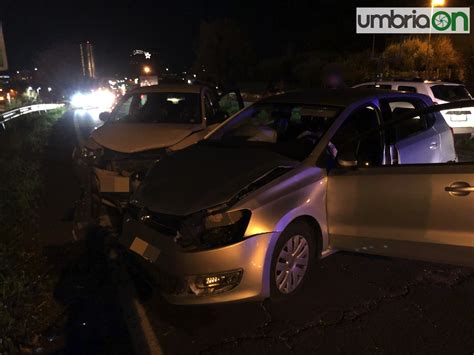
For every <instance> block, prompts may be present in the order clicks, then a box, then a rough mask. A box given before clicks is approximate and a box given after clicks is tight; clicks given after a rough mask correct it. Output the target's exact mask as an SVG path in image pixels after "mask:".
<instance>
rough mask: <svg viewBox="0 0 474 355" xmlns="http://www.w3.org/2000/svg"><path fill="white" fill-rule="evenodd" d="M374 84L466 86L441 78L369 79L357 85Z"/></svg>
mask: <svg viewBox="0 0 474 355" xmlns="http://www.w3.org/2000/svg"><path fill="white" fill-rule="evenodd" d="M373 84H381V85H384V84H393V85H398V86H408V85H411V86H420V85H453V86H464V84H460V83H454V82H449V81H441V80H424V81H416V80H381V81H368V82H365V83H361V84H357V85H356V86H360V85H373Z"/></svg>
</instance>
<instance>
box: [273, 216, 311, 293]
mask: <svg viewBox="0 0 474 355" xmlns="http://www.w3.org/2000/svg"><path fill="white" fill-rule="evenodd" d="M317 238H318V235H317V233H316V232H315V230H314V228H312V226H311V225H310V224H308V223H306V222H305V221H295V222H293V223H291V224H290V225H289V226H288V227H287V228H286V229H285V230H284V231H283V232H282V234H281V235H280V238H279V239H278V242H277V243H276V245H275V249H274V251H273V256H272V264H271V269H270V292H271V298H272V300H281V299H286V298H288V297H291V296H293V295H294V294H296V293H297V292H299V291H300V290H301V288H302V287H303V286H304V284H305V283H306V281H307V280H308V279H309V276H310V275H311V273H312V271H313V270H314V268H315V266H316V264H317V261H318V260H319V255H320V251H319V248H318V245H319V243H318V242H317V241H318V239H317Z"/></svg>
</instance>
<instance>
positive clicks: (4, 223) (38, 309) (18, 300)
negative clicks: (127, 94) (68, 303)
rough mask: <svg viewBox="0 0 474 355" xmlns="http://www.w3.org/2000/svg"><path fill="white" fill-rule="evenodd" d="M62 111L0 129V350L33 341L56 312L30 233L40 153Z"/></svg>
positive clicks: (35, 225) (38, 190) (38, 186)
mask: <svg viewBox="0 0 474 355" xmlns="http://www.w3.org/2000/svg"><path fill="white" fill-rule="evenodd" d="M62 113H63V112H62V110H57V111H52V112H49V113H47V114H30V115H27V116H24V117H18V118H16V119H14V120H12V121H11V122H9V123H7V127H6V130H4V131H0V172H1V178H0V182H1V184H0V195H1V196H2V198H1V199H0V260H1V263H0V329H1V333H0V354H1V353H5V352H6V353H15V352H17V351H19V349H20V348H21V347H25V346H26V347H28V346H32V345H34V344H35V342H36V341H37V340H38V334H39V332H40V331H41V330H43V329H42V328H44V327H45V326H46V325H47V324H49V323H50V321H51V320H50V319H48V317H54V316H55V315H56V314H57V311H56V312H55V311H53V309H56V310H57V308H58V306H57V305H56V304H55V303H54V299H53V295H52V291H53V286H54V282H53V280H52V279H51V277H50V276H49V275H48V267H47V263H46V261H45V259H44V257H43V256H42V254H41V250H40V247H39V245H37V243H36V242H35V240H36V238H35V236H36V235H37V234H38V209H39V196H40V194H41V177H40V168H41V161H42V152H43V150H44V148H45V147H46V143H47V140H48V136H49V132H50V129H51V127H52V125H53V123H54V122H55V121H56V120H57V119H58V118H59V117H60V116H61V115H62ZM23 350H24V349H23Z"/></svg>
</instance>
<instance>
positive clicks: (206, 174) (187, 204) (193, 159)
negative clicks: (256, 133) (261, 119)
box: [133, 143, 299, 216]
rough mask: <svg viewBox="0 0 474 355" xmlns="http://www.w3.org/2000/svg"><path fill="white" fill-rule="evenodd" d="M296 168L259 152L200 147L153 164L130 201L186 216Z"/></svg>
mask: <svg viewBox="0 0 474 355" xmlns="http://www.w3.org/2000/svg"><path fill="white" fill-rule="evenodd" d="M297 164H299V162H297V161H294V160H290V159H288V158H285V157H283V156H281V155H279V154H277V153H274V152H272V151H269V150H265V149H261V148H236V147H222V146H214V145H208V144H202V143H201V144H197V145H194V146H192V147H189V148H187V149H185V150H183V151H180V152H177V153H175V154H173V155H171V156H167V157H165V158H164V159H163V160H161V161H160V162H159V163H157V164H155V166H154V167H153V168H152V169H151V170H150V171H149V173H148V175H147V177H146V179H145V181H144V182H143V183H142V185H141V186H140V188H139V190H138V191H137V193H136V194H135V195H134V196H133V199H134V200H136V201H137V204H138V205H139V206H143V207H145V208H147V209H149V210H150V211H153V212H156V213H164V214H169V215H176V216H187V215H190V214H192V213H195V212H198V211H201V210H204V209H207V208H211V207H215V206H217V205H220V204H223V203H226V202H228V201H230V200H231V199H232V198H233V197H234V196H235V195H237V194H238V193H239V192H240V191H241V190H242V189H244V188H245V187H247V186H248V185H250V184H252V183H253V182H254V181H256V180H257V179H259V178H261V177H263V176H264V175H266V174H267V173H269V172H271V171H272V170H274V169H276V168H279V167H294V166H296V165H297Z"/></svg>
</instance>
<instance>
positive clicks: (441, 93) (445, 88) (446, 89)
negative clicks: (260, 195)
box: [431, 85, 471, 102]
mask: <svg viewBox="0 0 474 355" xmlns="http://www.w3.org/2000/svg"><path fill="white" fill-rule="evenodd" d="M431 91H433V95H434V97H436V98H437V99H439V100H443V101H448V102H451V101H459V100H470V99H471V95H470V94H469V91H467V89H466V88H465V87H464V86H461V85H435V86H432V87H431Z"/></svg>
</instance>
